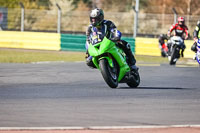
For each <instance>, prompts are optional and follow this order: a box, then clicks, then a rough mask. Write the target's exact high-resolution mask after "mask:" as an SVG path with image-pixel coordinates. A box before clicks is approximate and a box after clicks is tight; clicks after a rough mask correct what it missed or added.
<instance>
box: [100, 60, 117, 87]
mask: <svg viewBox="0 0 200 133" xmlns="http://www.w3.org/2000/svg"><path fill="white" fill-rule="evenodd" d="M113 64H115V63H113ZM99 66H100V70H101V74H102V76H103V78H104V80H105V82H106V83H107V84H108V86H109V87H111V88H116V87H117V86H118V74H117V68H116V66H114V67H113V68H112V67H110V65H109V63H108V60H107V59H101V60H100V61H99Z"/></svg>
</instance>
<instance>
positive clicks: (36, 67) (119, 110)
mask: <svg viewBox="0 0 200 133" xmlns="http://www.w3.org/2000/svg"><path fill="white" fill-rule="evenodd" d="M138 66H139V68H140V69H139V72H140V76H141V84H140V85H139V87H138V88H128V86H127V85H126V84H120V85H119V86H118V88H116V89H111V88H109V87H108V86H107V85H106V83H105V82H104V80H103V78H102V76H101V74H100V72H99V71H98V70H96V69H90V68H88V67H87V66H86V65H85V63H83V62H76V63H39V64H0V128H3V127H8V128H13V127H25V128H31V127H85V128H88V127H113V126H115V127H120V126H124V127H128V126H162V125H200V82H199V79H200V68H199V67H196V66H195V67H194V66H192V67H191V66H184V67H175V66H169V65H168V64H161V65H151V64H150V65H149V64H147V65H140V64H138Z"/></svg>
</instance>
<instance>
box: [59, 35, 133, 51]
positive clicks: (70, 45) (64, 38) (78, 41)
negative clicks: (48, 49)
mask: <svg viewBox="0 0 200 133" xmlns="http://www.w3.org/2000/svg"><path fill="white" fill-rule="evenodd" d="M122 39H124V40H126V41H127V42H129V43H130V44H131V49H132V51H133V52H134V51H135V39H133V38H131V37H122ZM85 42H86V36H85V35H73V34H61V50H68V51H85Z"/></svg>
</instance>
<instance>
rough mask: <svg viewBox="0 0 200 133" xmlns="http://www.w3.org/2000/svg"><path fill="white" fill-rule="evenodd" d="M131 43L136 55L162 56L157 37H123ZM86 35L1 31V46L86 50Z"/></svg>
mask: <svg viewBox="0 0 200 133" xmlns="http://www.w3.org/2000/svg"><path fill="white" fill-rule="evenodd" d="M122 39H123V40H126V41H127V42H129V43H130V44H131V49H132V51H133V52H134V53H135V54H136V55H150V56H161V53H160V49H159V46H158V39H156V38H141V37H137V38H136V39H134V38H132V37H123V38H122ZM85 41H86V37H85V35H75V34H58V33H43V32H17V31H0V47H5V48H24V49H40V50H57V51H58V50H62V51H66V50H68V51H85ZM185 44H186V50H185V52H184V55H185V57H186V58H192V57H193V55H194V53H193V52H192V51H191V49H190V48H191V46H192V44H193V41H192V40H186V41H185Z"/></svg>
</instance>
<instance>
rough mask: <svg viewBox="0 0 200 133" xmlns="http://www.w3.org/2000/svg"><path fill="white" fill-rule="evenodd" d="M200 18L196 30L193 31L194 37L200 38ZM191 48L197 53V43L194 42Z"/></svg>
mask: <svg viewBox="0 0 200 133" xmlns="http://www.w3.org/2000/svg"><path fill="white" fill-rule="evenodd" d="M199 31H200V20H199V21H198V22H197V25H196V27H195V30H194V32H193V36H194V38H197V39H199V38H200V32H199ZM191 50H192V51H194V52H195V53H196V52H197V43H196V42H194V44H193V45H192V47H191Z"/></svg>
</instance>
